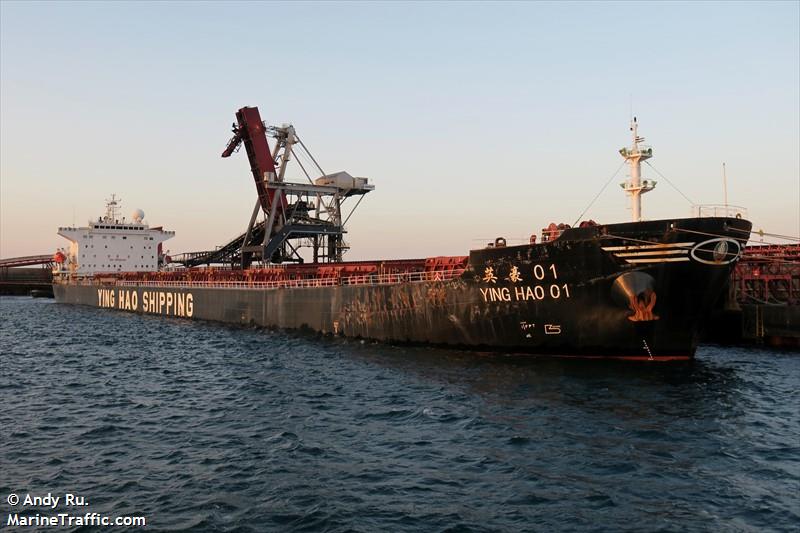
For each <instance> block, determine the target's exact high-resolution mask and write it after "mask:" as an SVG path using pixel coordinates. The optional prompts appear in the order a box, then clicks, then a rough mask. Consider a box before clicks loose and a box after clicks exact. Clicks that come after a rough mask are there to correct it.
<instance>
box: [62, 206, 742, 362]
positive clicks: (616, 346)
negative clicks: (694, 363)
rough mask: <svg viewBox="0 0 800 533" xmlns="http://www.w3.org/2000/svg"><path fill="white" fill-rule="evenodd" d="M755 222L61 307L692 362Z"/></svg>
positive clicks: (96, 294)
mask: <svg viewBox="0 0 800 533" xmlns="http://www.w3.org/2000/svg"><path fill="white" fill-rule="evenodd" d="M750 226H751V225H750V223H749V222H748V221H745V220H741V219H734V218H703V219H699V218H694V219H678V220H661V221H651V222H639V223H625V224H614V225H606V226H592V227H587V228H574V229H568V230H566V231H565V232H564V233H563V234H562V235H561V236H560V238H558V239H556V240H554V241H552V242H549V243H542V244H536V245H524V246H510V247H502V248H487V249H483V250H476V251H473V252H472V253H471V254H470V257H469V263H468V265H467V268H466V270H465V271H464V273H463V274H462V275H460V276H458V277H456V278H453V279H449V280H444V281H438V280H428V281H402V280H400V281H397V282H394V283H382V284H353V285H347V284H344V285H334V286H320V287H314V286H311V287H299V288H294V287H292V288H290V287H282V288H248V287H235V288H231V287H210V286H163V285H162V286H152V285H146V284H140V285H135V284H134V285H126V286H120V285H115V284H113V283H111V282H106V283H98V282H94V283H92V284H80V283H75V282H62V283H55V284H54V294H55V297H56V300H57V301H59V302H64V303H72V304H84V305H91V306H97V307H110V308H114V309H123V310H128V311H134V312H140V313H147V314H157V315H165V316H177V317H184V318H193V319H201V320H211V321H217V322H225V323H235V324H243V325H257V326H264V327H276V328H286V329H310V330H313V331H315V332H319V333H324V334H332V335H343V336H347V337H353V338H363V339H371V340H377V341H384V342H389V343H412V344H425V345H433V346H447V347H455V348H465V349H470V350H477V351H484V352H500V353H506V354H541V355H553V356H570V357H602V358H623V359H642V360H682V359H690V358H692V357H693V356H694V353H695V349H696V346H697V338H698V332H699V329H700V327H701V326H702V324H703V322H704V320H705V318H706V317H707V316H708V315H709V313H710V312H711V309H712V307H713V306H714V304H715V302H716V300H717V299H718V298H719V297H720V295H721V292H722V291H723V289H724V287H725V283H726V280H727V278H728V276H729V275H730V272H731V269H732V268H733V265H734V264H735V261H736V260H737V259H738V257H739V255H740V251H741V249H742V248H743V246H744V243H746V241H747V239H748V237H749V232H750Z"/></svg>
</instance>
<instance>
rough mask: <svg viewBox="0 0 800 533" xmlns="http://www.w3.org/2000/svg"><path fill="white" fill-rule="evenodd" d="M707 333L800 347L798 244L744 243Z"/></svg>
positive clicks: (721, 337)
mask: <svg viewBox="0 0 800 533" xmlns="http://www.w3.org/2000/svg"><path fill="white" fill-rule="evenodd" d="M708 334H709V338H711V339H713V340H717V341H722V342H726V341H727V342H730V341H734V342H755V343H759V344H762V343H763V344H768V345H773V346H781V347H795V348H800V244H765V245H752V246H748V247H746V248H745V249H744V254H743V255H742V259H741V260H740V261H739V263H738V264H737V265H736V268H735V269H734V271H733V274H732V275H731V279H730V284H729V286H728V293H727V295H726V298H725V301H724V302H723V303H722V305H721V309H720V310H719V311H718V313H717V314H716V316H715V317H714V318H713V320H712V322H711V325H710V328H709V331H708Z"/></svg>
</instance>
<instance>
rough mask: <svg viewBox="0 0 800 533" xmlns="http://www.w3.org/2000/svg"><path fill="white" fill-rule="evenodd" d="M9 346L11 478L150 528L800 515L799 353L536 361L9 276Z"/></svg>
mask: <svg viewBox="0 0 800 533" xmlns="http://www.w3.org/2000/svg"><path fill="white" fill-rule="evenodd" d="M0 347H2V367H0V391H2V392H3V395H2V400H3V409H2V410H0V427H2V428H3V433H2V435H3V436H2V437H0V494H7V493H10V492H12V491H13V492H17V493H22V494H24V493H25V492H31V493H32V494H46V493H47V492H52V493H54V494H63V493H66V492H71V493H77V494H83V495H86V497H87V498H89V500H90V501H91V511H96V512H100V513H103V514H108V515H112V516H116V515H123V514H132V515H144V516H146V517H148V521H149V522H148V530H153V531H226V532H227V531H243V532H250V531H253V532H257V531H285V530H294V531H342V532H344V531H364V532H372V531H420V530H424V531H442V532H444V531H447V532H450V531H452V532H456V531H459V532H460V531H498V530H501V531H502V530H504V531H520V530H541V531H547V530H564V529H566V530H613V531H641V530H654V531H655V530H659V531H662V530H663V531H684V530H691V531H720V530H723V531H729V530H730V531H757V530H758V531H761V530H773V531H791V530H796V527H797V525H798V524H799V523H800V498H799V497H798V493H800V439H799V438H798V435H800V395H798V394H797V390H798V380H799V379H800V356H798V355H797V354H782V353H776V352H766V351H762V350H758V349H741V348H739V349H728V348H726V349H723V348H718V347H713V346H708V347H702V348H701V349H700V350H699V353H698V358H699V360H698V361H697V362H695V363H694V364H689V365H678V366H667V365H647V364H643V365H636V364H633V365H631V364H617V363H592V362H586V361H582V362H576V361H558V360H546V359H542V360H533V361H531V360H526V359H521V358H518V357H481V356H476V355H474V354H468V353H461V352H455V351H443V350H427V349H422V348H413V349H412V348H403V347H393V346H384V345H379V344H371V343H361V342H357V341H349V340H346V339H325V338H319V337H316V336H303V335H295V334H288V333H283V332H276V331H263V330H257V329H252V328H229V327H225V326H219V325H214V324H207V323H201V322H185V321H180V320H163V319H159V318H156V317H149V316H138V315H131V314H123V313H114V312H109V311H103V310H99V309H92V308H83V307H74V306H66V305H57V304H55V303H54V302H52V301H46V300H38V299H37V300H33V299H28V298H13V297H8V298H6V297H4V298H2V299H0ZM4 499H5V497H4V498H3V501H0V506H2V507H3V509H4V512H5V511H9V510H10V509H9V508H8V506H7V504H6V503H5V501H4ZM29 511H30V510H28V511H26V512H28V513H29V514H30V512H29ZM31 512H32V511H31ZM80 530H81V531H92V529H91V528H82V529H80Z"/></svg>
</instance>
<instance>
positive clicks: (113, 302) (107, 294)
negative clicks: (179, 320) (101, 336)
mask: <svg viewBox="0 0 800 533" xmlns="http://www.w3.org/2000/svg"><path fill="white" fill-rule="evenodd" d="M140 303H141V308H140V307H139V304H140ZM97 305H98V307H108V308H113V309H122V310H124V311H140V310H141V311H142V312H143V313H152V314H157V315H171V316H180V317H186V318H189V317H191V316H192V315H193V314H194V298H193V297H192V293H190V292H186V293H184V292H163V291H142V297H141V302H140V300H139V293H138V292H137V291H135V290H130V289H116V290H115V289H97Z"/></svg>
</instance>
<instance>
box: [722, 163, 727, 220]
mask: <svg viewBox="0 0 800 533" xmlns="http://www.w3.org/2000/svg"><path fill="white" fill-rule="evenodd" d="M722 191H723V193H724V195H725V216H728V214H727V213H728V173H727V172H726V171H725V162H724V161H723V162H722Z"/></svg>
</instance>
